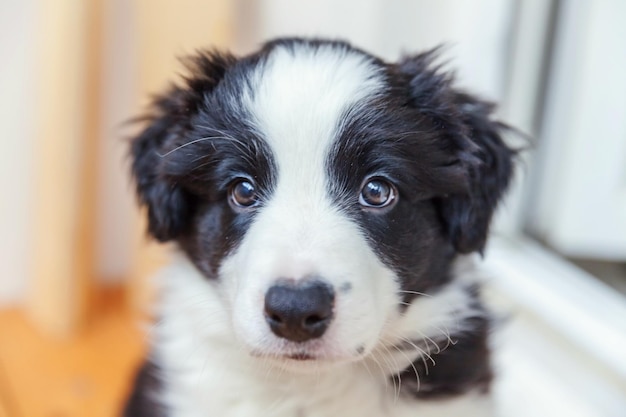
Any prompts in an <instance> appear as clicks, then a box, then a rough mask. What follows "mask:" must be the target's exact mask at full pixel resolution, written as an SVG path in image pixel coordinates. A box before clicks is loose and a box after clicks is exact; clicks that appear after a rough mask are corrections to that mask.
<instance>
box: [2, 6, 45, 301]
mask: <svg viewBox="0 0 626 417" xmlns="http://www.w3.org/2000/svg"><path fill="white" fill-rule="evenodd" d="M35 6H36V0H22V1H1V2H0V57H2V58H1V59H2V63H1V64H0V135H1V136H0V305H5V304H11V303H14V302H16V301H17V300H19V298H20V297H22V295H23V294H24V292H25V289H26V285H27V277H28V275H29V266H30V264H29V255H28V253H29V248H30V242H31V237H32V230H30V217H31V214H32V213H31V210H30V207H31V201H32V186H31V185H32V181H33V177H32V170H33V168H34V167H33V158H32V156H33V135H34V134H35V133H34V132H35V129H34V126H33V121H34V120H36V118H35V116H34V114H35V104H36V103H35V99H34V96H35V94H34V92H35V90H34V89H35V85H34V83H35V81H36V78H35V59H36V56H35V47H34V45H35V42H36V39H35V34H36V33H37V32H36V30H35V29H36V19H37V13H36V8H35Z"/></svg>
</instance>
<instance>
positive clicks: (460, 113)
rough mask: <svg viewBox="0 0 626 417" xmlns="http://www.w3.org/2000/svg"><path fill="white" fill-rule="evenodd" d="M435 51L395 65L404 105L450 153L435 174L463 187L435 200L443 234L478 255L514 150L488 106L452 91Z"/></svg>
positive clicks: (461, 248)
mask: <svg viewBox="0 0 626 417" xmlns="http://www.w3.org/2000/svg"><path fill="white" fill-rule="evenodd" d="M438 52H439V48H437V49H434V50H431V51H428V52H426V53H423V54H421V55H417V56H413V57H408V58H405V59H404V60H402V61H401V62H400V63H398V66H397V69H398V70H399V72H400V73H401V74H403V76H404V77H407V82H408V85H409V96H410V98H409V100H410V104H411V105H412V106H413V107H415V108H416V109H417V110H418V111H420V112H421V113H422V114H423V115H424V116H427V117H428V118H429V119H430V120H431V122H432V124H433V126H434V127H435V128H436V129H437V135H438V136H440V139H441V148H442V149H445V151H446V152H451V155H449V159H448V160H449V161H450V162H449V164H448V165H446V166H445V167H443V169H442V171H441V172H448V173H450V175H451V176H452V177H453V178H455V180H454V181H455V182H457V183H458V184H459V185H460V186H461V188H462V190H463V191H461V192H458V191H456V192H454V193H449V194H445V195H442V196H439V197H437V198H436V200H435V202H436V204H437V206H438V209H439V213H440V216H441V219H442V221H443V225H444V228H445V232H446V233H447V235H448V237H449V239H450V241H451V243H452V244H453V246H454V248H455V249H456V250H457V252H460V253H470V252H474V251H478V252H481V253H482V251H483V249H484V247H485V243H486V240H487V234H488V231H489V223H490V221H491V217H492V215H493V212H494V210H495V208H496V206H497V204H498V202H499V201H500V198H501V197H502V195H503V193H504V191H505V190H506V188H507V186H508V184H509V182H510V180H511V176H512V171H513V158H514V156H515V153H516V152H515V151H514V150H513V149H511V148H510V147H508V146H507V145H506V144H505V143H504V141H503V140H502V134H503V133H504V132H505V131H507V130H509V129H508V127H507V126H506V125H504V124H503V123H500V122H498V121H496V120H494V119H493V117H492V116H493V110H494V106H493V104H491V103H489V102H486V101H483V100H480V99H478V98H476V97H474V96H472V95H470V94H466V93H464V92H461V91H459V90H457V89H456V88H455V87H454V86H453V81H454V80H453V76H452V75H451V74H450V73H446V72H444V71H442V70H441V68H440V67H439V66H437V65H434V61H435V60H436V58H437V55H438Z"/></svg>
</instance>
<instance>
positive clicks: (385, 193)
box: [359, 178, 397, 208]
mask: <svg viewBox="0 0 626 417" xmlns="http://www.w3.org/2000/svg"><path fill="white" fill-rule="evenodd" d="M396 196H397V191H396V188H395V187H394V186H393V185H392V184H391V183H389V181H386V180H384V179H381V178H373V179H370V180H368V181H367V182H366V183H365V185H364V186H363V188H361V194H360V195H359V204H361V205H362V206H364V207H374V208H382V207H387V206H389V205H391V204H392V203H393V202H394V201H395V200H396Z"/></svg>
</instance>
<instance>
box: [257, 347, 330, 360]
mask: <svg viewBox="0 0 626 417" xmlns="http://www.w3.org/2000/svg"><path fill="white" fill-rule="evenodd" d="M250 355H251V356H253V357H255V358H270V359H277V360H292V361H316V360H321V358H320V357H319V356H316V355H314V354H312V353H309V352H306V351H301V352H294V353H283V354H280V353H273V354H268V353H265V352H261V351H258V350H253V351H252V352H250Z"/></svg>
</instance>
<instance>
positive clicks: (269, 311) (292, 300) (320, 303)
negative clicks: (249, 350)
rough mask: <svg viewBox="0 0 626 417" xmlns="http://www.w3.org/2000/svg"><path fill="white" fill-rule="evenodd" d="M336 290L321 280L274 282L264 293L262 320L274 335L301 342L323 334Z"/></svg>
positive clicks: (331, 314)
mask: <svg viewBox="0 0 626 417" xmlns="http://www.w3.org/2000/svg"><path fill="white" fill-rule="evenodd" d="M334 299H335V294H334V292H333V289H332V287H330V286H329V285H328V284H325V283H323V282H321V281H306V282H302V283H299V284H289V283H285V284H277V285H274V286H272V287H270V289H269V290H267V293H266V294H265V320H267V323H268V324H269V325H270V328H271V329H272V332H274V334H275V335H276V336H279V337H282V338H284V339H288V340H292V341H294V342H304V341H307V340H310V339H315V338H317V337H320V336H322V335H323V334H324V332H325V331H326V329H327V328H328V325H329V324H330V322H331V320H332V317H333V303H334Z"/></svg>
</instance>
